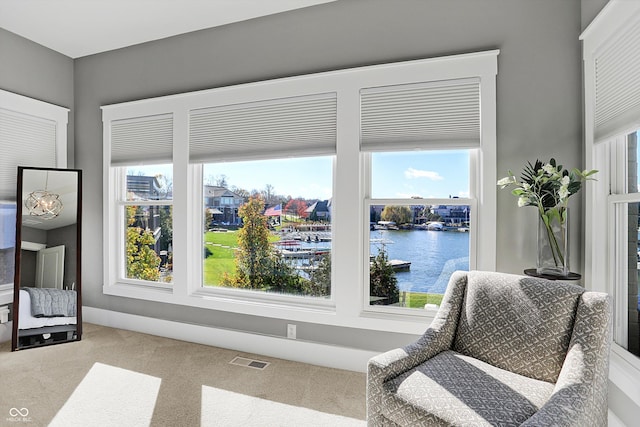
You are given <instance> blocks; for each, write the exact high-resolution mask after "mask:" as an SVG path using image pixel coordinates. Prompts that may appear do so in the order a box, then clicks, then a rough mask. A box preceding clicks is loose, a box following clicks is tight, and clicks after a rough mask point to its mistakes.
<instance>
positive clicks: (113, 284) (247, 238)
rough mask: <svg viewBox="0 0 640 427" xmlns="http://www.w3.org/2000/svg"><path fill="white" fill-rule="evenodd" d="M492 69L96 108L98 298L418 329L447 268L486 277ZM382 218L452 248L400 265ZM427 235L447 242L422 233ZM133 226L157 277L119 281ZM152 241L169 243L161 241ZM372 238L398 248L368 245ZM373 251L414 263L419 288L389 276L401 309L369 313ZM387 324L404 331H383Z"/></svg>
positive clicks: (341, 75) (361, 71) (443, 62)
mask: <svg viewBox="0 0 640 427" xmlns="http://www.w3.org/2000/svg"><path fill="white" fill-rule="evenodd" d="M497 55H498V52H497V51H490V52H480V53H476V54H467V55H459V56H452V57H447V58H434V59H427V60H419V61H408V62H404V63H398V64H388V65H377V66H371V67H363V68H356V69H350V70H342V71H335V72H329V73H320V74H312V75H306V76H298V77H291V78H285V79H278V80H272V81H265V82H257V83H250V84H244V85H238V86H231V87H225V88H218V89H211V90H205V91H200V92H193V93H186V94H180V95H175V96H166V97H160V98H154V99H148V100H140V101H135V102H128V103H123V104H117V105H110V106H103V107H102V109H103V122H104V126H103V129H104V141H105V147H104V159H105V164H104V167H105V202H104V206H105V232H104V233H105V239H104V240H105V243H104V244H105V257H106V259H105V280H104V282H105V285H104V287H103V290H104V292H105V293H106V294H109V295H118V296H121V297H128V298H140V299H146V300H151V301H158V302H163V303H170V304H181V305H185V306H194V307H200V308H205V309H206V308H209V309H215V310H222V311H230V312H235V313H245V314H251V315H255V316H265V317H275V318H279V319H291V320H298V321H301V322H311V323H323V324H331V325H340V326H349V327H355V328H365V329H380V330H388V331H401V330H402V331H404V332H407V331H414V332H415V333H420V332H422V330H423V327H424V319H419V317H418V316H415V315H432V314H433V312H432V311H429V310H424V308H425V305H426V304H438V296H436V297H435V300H434V301H431V300H428V301H427V300H424V298H423V296H422V295H418V294H423V293H432V294H435V293H437V292H435V291H433V289H434V288H433V282H434V281H436V282H438V283H442V282H443V281H445V280H447V278H448V276H447V274H449V273H450V271H449V270H450V269H451V268H465V269H469V268H479V269H487V270H492V269H495V227H496V224H495V203H496V187H495V182H496V175H495V170H496V168H495V110H496V108H495V76H496V72H497ZM480 112H481V113H482V114H480ZM445 165H446V167H445ZM447 168H449V169H447ZM438 176H441V177H443V178H444V179H443V180H439V181H438ZM160 178H162V180H164V181H162V180H160ZM156 181H157V182H156ZM163 182H166V183H167V185H168V186H165V185H164V184H163ZM405 184H411V185H413V188H401V187H402V186H404V185H405ZM414 197H416V198H414ZM417 197H421V198H420V199H418V198H417ZM396 207H399V209H398V210H400V211H406V210H409V211H410V212H411V218H410V220H409V222H408V224H410V225H411V226H412V227H416V230H415V231H410V232H407V233H406V234H405V235H406V236H409V235H410V234H409V233H412V235H414V236H415V237H417V236H422V237H426V236H428V235H429V236H431V235H433V237H434V238H438V237H439V238H441V239H442V240H445V239H449V238H451V239H456V241H455V242H453V241H451V242H444V243H443V245H444V246H442V247H441V249H439V250H438V252H439V253H440V255H442V257H441V259H440V260H439V261H438V262H434V261H433V260H426V259H423V258H421V257H420V256H416V255H413V254H412V255H403V254H401V253H400V254H396V253H395V252H394V251H396V248H399V247H400V234H398V237H396V236H395V235H394V236H393V238H389V236H378V235H373V234H374V232H375V233H378V234H381V233H383V232H387V233H391V232H392V231H395V230H391V229H390V228H391V227H390V226H389V225H390V223H388V225H387V229H380V230H374V231H371V230H370V225H371V222H372V221H371V218H373V217H375V216H376V215H378V216H380V218H377V217H376V218H375V221H374V222H375V224H374V225H384V221H385V220H384V219H382V215H383V212H384V211H385V210H386V211H391V210H394V209H396ZM372 212H373V213H372ZM375 212H379V214H378V213H375ZM163 217H164V218H171V219H172V221H170V222H168V223H167V222H164V221H163ZM384 217H385V218H387V212H384ZM427 218H428V219H429V220H427ZM437 219H441V221H436V220H437ZM154 221H155V222H154ZM380 221H383V222H381V223H380ZM387 221H394V222H396V223H401V224H399V225H398V227H399V228H400V225H402V226H404V225H405V223H404V220H394V219H388V220H387ZM429 222H435V223H439V222H441V223H442V226H443V227H444V228H446V230H447V231H443V232H437V231H431V230H420V231H418V230H419V229H420V228H421V227H425V228H426V227H427V226H429V225H430V224H428V223H429ZM131 228H134V229H135V230H136V232H137V233H138V234H137V235H136V236H135V237H136V238H138V235H140V236H142V235H143V234H144V233H146V237H147V240H148V241H149V242H150V243H144V244H145V245H147V246H148V248H145V249H144V252H145V253H146V254H147V255H149V257H150V258H152V259H154V260H155V261H154V262H157V259H156V258H154V256H152V255H155V256H157V257H159V258H160V259H161V262H160V263H159V264H158V267H157V270H158V271H157V272H156V271H154V272H153V274H154V276H153V277H150V278H148V277H142V278H139V277H136V276H135V274H138V273H134V272H132V271H131V268H133V267H134V266H135V264H137V261H134V262H129V261H127V260H128V258H127V257H126V254H127V252H126V250H127V249H126V241H127V240H126V238H125V237H126V236H127V233H132V232H131V230H130V229H131ZM147 230H148V231H147ZM420 233H422V234H420ZM372 235H373V237H371V236H372ZM166 236H171V239H170V241H167V242H165V243H162V239H163V237H166ZM385 238H388V240H394V241H396V240H397V243H393V244H386V243H385V245H382V246H381V245H380V242H382V241H384V239H385ZM378 239H379V240H378ZM370 240H371V241H372V242H373V244H372V245H370V244H369V241H370ZM138 246H139V245H138ZM383 246H384V248H383ZM442 248H445V249H442ZM454 248H455V249H454ZM480 248H481V249H482V250H480ZM147 249H149V250H147ZM380 249H383V250H382V252H384V253H385V254H387V252H388V257H389V258H390V259H391V258H392V257H393V258H397V259H399V260H403V259H405V258H406V260H407V261H410V262H411V269H410V271H409V273H408V275H409V277H413V276H416V277H417V275H420V274H426V275H427V276H428V280H425V279H422V278H419V277H418V278H416V277H413V278H412V279H410V280H408V281H407V280H404V279H403V284H402V286H403V288H402V290H403V291H405V292H409V293H415V294H416V295H415V296H414V295H413V294H406V295H405V296H404V301H405V304H404V305H405V307H400V305H401V304H400V303H399V301H398V302H394V303H391V304H386V305H382V304H381V303H378V304H371V301H370V300H371V297H370V296H369V295H370V292H369V283H370V280H369V276H370V271H371V270H370V265H371V264H370V262H371V261H370V256H371V255H373V256H374V258H375V256H376V255H378V253H379V251H380ZM163 251H166V257H163V256H164V255H163ZM151 252H153V253H151ZM405 273H406V272H400V271H399V272H398V273H397V275H398V277H400V274H405ZM158 275H159V278H157V276H158ZM169 277H170V280H168V279H167V278H169ZM405 277H407V275H406V274H405ZM427 282H429V283H428V285H425V283H427ZM365 295H366V297H365ZM420 298H423V301H420ZM408 300H410V301H412V302H409V303H407V301H408ZM378 301H380V300H378ZM394 304H395V305H394ZM408 306H414V307H416V308H421V310H418V309H415V310H408V309H406V307H408ZM428 307H431V305H429V306H428ZM395 310H400V313H401V314H402V316H401V317H393V316H392V315H391V314H392V312H393V311H395ZM365 312H366V313H365ZM390 315H391V316H390ZM414 319H415V320H414ZM411 328H414V329H411Z"/></svg>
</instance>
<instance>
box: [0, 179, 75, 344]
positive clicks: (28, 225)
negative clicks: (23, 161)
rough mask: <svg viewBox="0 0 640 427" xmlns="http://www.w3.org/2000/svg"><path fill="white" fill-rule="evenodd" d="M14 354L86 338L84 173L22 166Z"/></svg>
mask: <svg viewBox="0 0 640 427" xmlns="http://www.w3.org/2000/svg"><path fill="white" fill-rule="evenodd" d="M16 200H17V212H16V247H15V273H14V274H15V276H14V292H13V336H12V341H11V349H12V350H21V349H26V348H32V347H39V346H43V345H51V344H59V343H63V342H69V341H78V340H80V338H81V336H82V303H81V302H82V299H81V284H80V280H81V275H80V264H81V263H80V253H81V250H80V244H81V230H82V227H81V221H82V215H81V212H82V172H81V171H80V170H76V169H45V168H32V167H18V191H17V194H16Z"/></svg>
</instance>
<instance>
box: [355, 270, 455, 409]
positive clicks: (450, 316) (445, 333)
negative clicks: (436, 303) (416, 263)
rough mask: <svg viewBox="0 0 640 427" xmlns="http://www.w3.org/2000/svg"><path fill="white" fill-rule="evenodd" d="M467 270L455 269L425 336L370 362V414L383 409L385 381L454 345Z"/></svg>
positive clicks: (368, 398)
mask: <svg viewBox="0 0 640 427" xmlns="http://www.w3.org/2000/svg"><path fill="white" fill-rule="evenodd" d="M466 286H467V273H466V272H455V273H453V274H452V275H451V279H450V281H449V285H448V286H447V290H446V292H445V295H444V297H443V299H442V304H441V306H440V309H439V310H438V313H437V314H436V317H435V318H434V319H433V321H432V322H431V325H429V328H428V329H427V330H426V331H425V332H424V334H423V335H422V337H420V339H418V340H417V341H415V342H414V343H412V344H409V345H408V346H406V347H404V348H397V349H394V350H390V351H387V352H386V353H383V354H380V355H378V356H375V357H372V358H371V359H370V360H369V363H368V366H367V416H368V417H371V416H375V414H379V413H380V407H381V405H382V395H383V392H384V389H383V384H384V382H385V381H387V380H389V379H391V378H395V377H397V376H398V375H400V374H401V373H403V372H406V371H408V370H410V369H412V368H414V367H415V366H418V365H420V364H421V363H424V362H425V361H426V360H427V359H430V358H431V357H433V356H435V355H437V354H438V353H441V352H443V351H445V350H448V349H450V348H451V345H452V343H453V339H454V336H455V331H456V327H457V324H458V319H459V317H460V310H461V308H462V304H463V300H464V294H465V289H466Z"/></svg>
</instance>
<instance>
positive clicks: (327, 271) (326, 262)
mask: <svg viewBox="0 0 640 427" xmlns="http://www.w3.org/2000/svg"><path fill="white" fill-rule="evenodd" d="M305 294H306V295H312V296H316V297H322V296H328V295H330V294H331V254H326V255H322V257H321V258H320V262H319V263H318V268H316V269H315V270H312V271H311V275H310V277H309V283H308V284H307V285H306V286H305Z"/></svg>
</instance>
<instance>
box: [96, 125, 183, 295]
mask: <svg viewBox="0 0 640 427" xmlns="http://www.w3.org/2000/svg"><path fill="white" fill-rule="evenodd" d="M105 131H106V132H108V133H109V134H110V141H111V144H110V145H109V146H108V148H109V150H108V152H107V153H106V154H107V156H106V157H107V158H108V159H109V165H108V171H109V175H110V176H111V177H112V178H111V179H112V186H111V191H110V194H113V199H114V200H115V201H116V203H113V204H112V205H111V206H110V211H109V212H110V215H109V216H108V220H109V224H110V226H109V227H107V228H106V230H113V231H114V233H113V234H111V235H109V239H110V240H112V241H113V244H112V245H110V252H109V255H110V258H109V259H110V260H112V265H111V268H112V269H113V271H114V272H115V273H116V274H115V276H116V278H117V279H116V280H119V281H123V282H125V283H130V284H136V285H139V286H162V287H168V286H170V285H171V283H172V282H173V166H172V164H171V163H170V162H171V159H172V154H173V116H172V115H171V114H162V115H150V116H143V117H134V118H124V119H118V120H113V121H112V122H111V123H110V126H109V127H106V128H105ZM106 230H105V231H106ZM114 236H117V237H115V238H114Z"/></svg>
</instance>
